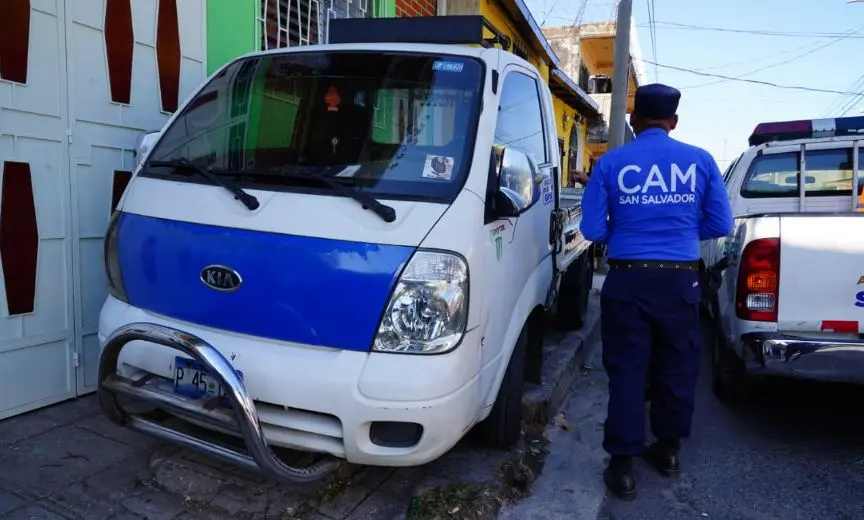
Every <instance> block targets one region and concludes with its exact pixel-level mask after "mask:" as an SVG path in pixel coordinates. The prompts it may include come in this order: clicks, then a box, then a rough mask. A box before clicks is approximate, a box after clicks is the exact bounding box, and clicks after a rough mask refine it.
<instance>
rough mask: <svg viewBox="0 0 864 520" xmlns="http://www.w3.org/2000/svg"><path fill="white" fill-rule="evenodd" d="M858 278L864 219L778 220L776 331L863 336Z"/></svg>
mask: <svg viewBox="0 0 864 520" xmlns="http://www.w3.org/2000/svg"><path fill="white" fill-rule="evenodd" d="M862 277H864V214H858V215H855V214H849V215H827V214H821V215H808V214H806V213H804V214H801V215H789V216H783V217H781V218H780V279H779V282H780V283H779V295H778V296H779V302H778V309H777V310H778V316H777V327H778V329H779V330H781V331H798V332H820V331H825V332H828V331H835V332H845V333H853V332H864V293H862V300H861V301H860V302H859V300H858V299H857V297H856V296H857V295H858V293H859V291H864V278H862ZM859 305H861V306H859Z"/></svg>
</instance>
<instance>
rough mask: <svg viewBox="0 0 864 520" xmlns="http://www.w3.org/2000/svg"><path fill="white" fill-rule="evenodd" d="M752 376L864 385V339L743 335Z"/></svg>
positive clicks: (746, 361)
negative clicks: (816, 338)
mask: <svg viewBox="0 0 864 520" xmlns="http://www.w3.org/2000/svg"><path fill="white" fill-rule="evenodd" d="M741 340H742V345H743V347H744V348H743V354H744V362H745V365H746V367H747V371H748V373H750V374H752V375H765V376H782V377H791V378H797V379H810V380H818V381H828V382H838V383H855V384H864V339H845V338H826V339H822V340H814V339H811V338H802V337H796V336H792V335H788V334H783V333H777V332H757V333H747V334H744V335H742V336H741Z"/></svg>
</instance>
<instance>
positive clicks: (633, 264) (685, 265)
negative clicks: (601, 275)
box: [609, 258, 699, 271]
mask: <svg viewBox="0 0 864 520" xmlns="http://www.w3.org/2000/svg"><path fill="white" fill-rule="evenodd" d="M609 267H610V268H611V269H677V270H680V271H698V270H699V262H698V261H681V260H615V259H614V258H610V259H609Z"/></svg>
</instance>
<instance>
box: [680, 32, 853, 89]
mask: <svg viewBox="0 0 864 520" xmlns="http://www.w3.org/2000/svg"><path fill="white" fill-rule="evenodd" d="M861 31H864V25H862V26H861V27H859V28H858V29H856V30H854V31H849V32H847V33H845V34H844V35H843V36H838V37H837V38H834V39H833V40H831V41H829V42H827V43H824V44H822V45H819V46H818V47H815V48H812V49H810V50H808V51H807V52H802V53H800V54H796V55H795V56H792V57H791V58H788V59H785V60H783V61H779V62H777V63H773V64H771V65H767V66H765V67H760V68H758V69H753V70H751V71H749V72H745V73H744V74H739V75H737V76H735V77H736V78H738V79H741V78H744V77H746V76H751V75H753V74H756V73H758V72H763V71H766V70H768V69H773V68H775V67H779V66H781V65H786V64H787V63H791V62H793V61H796V60H799V59H801V58H803V57H805V56H809V55H811V54H813V53H814V52H818V51H821V50H822V49H824V48H826V47H830V46H832V45H836V44H837V43H840V42H841V41H843V40H846V39H848V38H851V37H852V35H854V34H857V33H859V32H861ZM727 81H730V80H727V79H721V80H718V81H709V82H708V83H700V84H698V85H689V86H684V87H681V88H682V89H694V88H700V87H707V86H709V85H717V84H718V83H725V82H727ZM852 90H855V89H852Z"/></svg>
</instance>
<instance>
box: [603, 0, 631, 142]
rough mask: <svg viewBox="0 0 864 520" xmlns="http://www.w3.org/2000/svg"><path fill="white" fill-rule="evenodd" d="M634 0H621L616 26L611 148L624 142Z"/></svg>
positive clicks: (610, 120) (610, 132)
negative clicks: (631, 19)
mask: <svg viewBox="0 0 864 520" xmlns="http://www.w3.org/2000/svg"><path fill="white" fill-rule="evenodd" d="M632 13H633V0H619V2H618V22H617V24H616V26H615V64H614V68H613V70H612V103H611V106H610V107H609V111H610V112H611V113H610V114H609V149H610V150H611V149H613V148H617V147H619V146H621V145H623V144H624V135H625V134H624V128H625V125H626V124H627V123H626V121H625V120H626V118H627V90H628V87H629V86H630V18H631V16H632Z"/></svg>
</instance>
